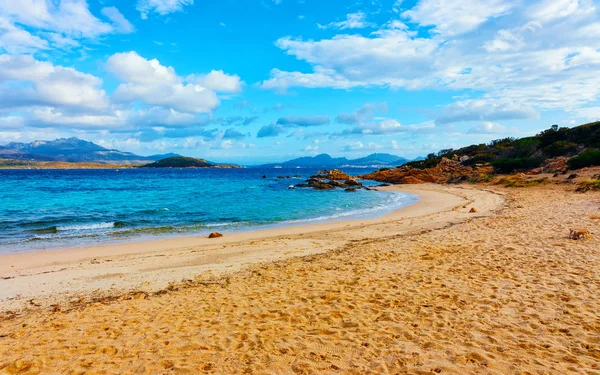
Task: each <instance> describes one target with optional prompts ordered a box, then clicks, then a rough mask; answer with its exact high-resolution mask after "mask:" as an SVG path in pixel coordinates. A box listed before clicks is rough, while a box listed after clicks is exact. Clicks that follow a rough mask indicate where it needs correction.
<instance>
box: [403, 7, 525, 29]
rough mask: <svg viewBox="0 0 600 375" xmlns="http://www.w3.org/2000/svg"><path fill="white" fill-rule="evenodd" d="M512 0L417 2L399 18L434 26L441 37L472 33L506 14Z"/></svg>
mask: <svg viewBox="0 0 600 375" xmlns="http://www.w3.org/2000/svg"><path fill="white" fill-rule="evenodd" d="M513 3H514V1H512V0H508V1H507V0H487V1H479V0H461V1H449V0H420V1H419V3H418V4H417V5H416V6H415V7H414V8H412V9H410V10H407V11H405V12H404V13H403V14H402V15H403V16H404V17H406V18H408V19H410V20H411V21H412V22H416V23H418V24H419V25H421V26H434V31H435V32H437V33H439V34H441V35H444V36H454V35H459V34H463V33H466V32H469V31H473V30H475V29H476V28H478V27H479V26H480V25H481V24H483V23H484V22H486V21H487V20H488V19H490V18H495V17H499V16H501V15H504V14H506V13H507V12H508V11H509V10H510V9H511V8H512V6H513Z"/></svg>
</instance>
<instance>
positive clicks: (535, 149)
mask: <svg viewBox="0 0 600 375" xmlns="http://www.w3.org/2000/svg"><path fill="white" fill-rule="evenodd" d="M582 150H585V151H584V152H581V151H582ZM578 154H579V155H578ZM455 155H456V157H458V158H459V160H460V161H461V163H462V164H463V165H466V166H472V167H474V166H477V165H481V164H484V165H485V164H491V165H492V166H493V167H494V170H495V172H496V173H512V172H518V171H526V170H530V169H532V168H537V167H539V166H541V165H542V164H543V163H544V161H545V160H546V159H549V158H554V157H558V156H564V157H569V158H571V159H570V160H569V163H568V166H569V168H571V169H577V168H582V167H587V166H592V165H600V122H593V123H590V124H585V125H581V126H577V127H574V128H564V127H563V128H558V127H557V126H553V127H552V128H550V129H548V130H545V131H543V132H541V133H539V134H538V135H536V136H533V137H525V138H520V139H515V138H503V139H497V140H494V141H492V142H490V143H488V144H485V143H482V144H478V145H471V146H467V147H463V148H461V149H458V150H452V149H448V150H441V151H440V152H438V153H432V154H429V155H427V159H425V160H421V161H413V162H409V163H407V164H406V165H407V166H409V167H412V168H417V169H426V168H432V167H435V166H436V165H438V163H439V162H440V161H441V160H442V158H444V157H445V158H448V159H452V158H453V157H455Z"/></svg>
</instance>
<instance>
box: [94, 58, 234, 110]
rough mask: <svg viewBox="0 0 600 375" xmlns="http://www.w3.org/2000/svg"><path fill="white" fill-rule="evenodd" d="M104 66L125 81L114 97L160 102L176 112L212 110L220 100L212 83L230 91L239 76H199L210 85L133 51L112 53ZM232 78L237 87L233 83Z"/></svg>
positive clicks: (159, 104) (130, 100)
mask: <svg viewBox="0 0 600 375" xmlns="http://www.w3.org/2000/svg"><path fill="white" fill-rule="evenodd" d="M106 68H107V69H108V70H109V71H111V72H113V73H114V74H115V75H116V76H117V77H118V78H119V79H120V80H121V81H123V82H125V83H122V84H120V85H119V87H117V90H116V91H115V94H114V99H115V100H117V101H121V102H136V101H142V102H143V103H146V104H148V105H151V106H163V107H166V108H172V109H174V110H176V111H179V112H188V113H208V112H211V111H212V110H214V109H215V108H216V107H217V106H218V105H219V103H220V101H219V98H218V96H217V94H216V93H215V91H213V89H211V87H212V88H217V89H219V90H229V91H232V90H237V89H238V88H239V77H237V76H227V75H226V74H224V73H222V72H217V74H216V75H215V74H213V73H211V74H213V75H211V74H209V75H207V76H203V77H202V78H201V79H200V81H201V82H202V83H203V84H206V83H208V85H209V86H211V87H206V86H203V85H201V84H198V83H197V82H196V83H193V82H189V81H188V79H189V78H190V77H192V78H195V77H196V76H190V77H188V78H186V79H184V78H183V77H180V76H178V75H177V74H176V73H175V69H174V68H173V67H170V66H163V65H161V64H160V62H159V61H158V60H156V59H152V60H148V59H145V58H143V57H142V56H140V55H138V54H137V53H136V52H127V53H117V54H114V55H113V56H111V57H110V58H109V59H108V62H107V63H106ZM206 77H210V79H207V78H206ZM215 77H216V78H215ZM219 77H221V78H223V77H226V78H227V77H228V78H231V77H233V78H231V81H227V80H225V81H222V80H219V79H218V78H219ZM195 80H196V81H198V79H195ZM232 82H233V84H232ZM235 82H237V85H238V87H236V86H235Z"/></svg>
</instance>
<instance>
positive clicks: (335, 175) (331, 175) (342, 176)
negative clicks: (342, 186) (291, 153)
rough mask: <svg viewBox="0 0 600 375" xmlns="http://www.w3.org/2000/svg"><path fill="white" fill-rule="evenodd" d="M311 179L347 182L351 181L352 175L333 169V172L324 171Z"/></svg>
mask: <svg viewBox="0 0 600 375" xmlns="http://www.w3.org/2000/svg"><path fill="white" fill-rule="evenodd" d="M310 177H311V178H319V179H325V180H338V181H342V180H343V181H346V180H349V179H351V177H350V175H349V174H348V173H345V172H342V171H338V170H337V169H332V170H330V171H329V170H323V171H319V172H317V174H316V175H314V176H310Z"/></svg>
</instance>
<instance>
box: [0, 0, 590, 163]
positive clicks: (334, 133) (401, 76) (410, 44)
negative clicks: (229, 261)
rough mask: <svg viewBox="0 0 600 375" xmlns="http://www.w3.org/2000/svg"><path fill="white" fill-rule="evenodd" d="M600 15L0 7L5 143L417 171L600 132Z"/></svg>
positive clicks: (392, 6)
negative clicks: (434, 157) (381, 158)
mask: <svg viewBox="0 0 600 375" xmlns="http://www.w3.org/2000/svg"><path fill="white" fill-rule="evenodd" d="M599 6H600V2H599V1H592V0H486V1H481V0H461V1H452V0H405V1H402V0H399V1H398V0H370V1H361V0H347V1H334V0H330V1H323V0H127V1H125V0H89V1H85V0H19V1H16V0H0V144H7V143H9V142H30V141H34V140H52V139H55V138H63V137H78V138H81V139H85V140H88V141H92V142H95V143H97V144H99V145H102V146H104V147H107V148H114V149H119V150H123V151H130V152H134V153H137V154H140V155H150V154H157V153H167V152H177V153H180V154H183V155H186V156H195V157H204V158H208V159H209V160H214V161H219V162H227V161H228V162H244V163H252V162H271V161H282V160H286V159H289V158H292V157H299V156H311V155H316V154H320V153H328V154H330V155H332V156H346V157H349V158H353V157H361V156H364V155H367V154H370V153H374V152H386V153H392V154H395V155H399V156H402V157H407V158H415V157H418V156H424V155H427V154H428V153H430V152H435V151H438V150H440V149H448V148H459V147H461V146H466V145H470V144H473V143H484V142H489V141H490V140H493V139H498V138H504V137H523V136H529V135H534V134H536V133H538V132H540V131H542V130H544V129H547V128H549V127H550V126H551V125H553V124H559V125H560V126H575V125H579V124H583V123H587V122H591V121H596V120H598V119H600V100H599V99H600V74H599V73H600V10H599Z"/></svg>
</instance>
